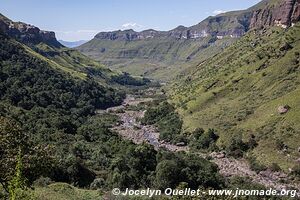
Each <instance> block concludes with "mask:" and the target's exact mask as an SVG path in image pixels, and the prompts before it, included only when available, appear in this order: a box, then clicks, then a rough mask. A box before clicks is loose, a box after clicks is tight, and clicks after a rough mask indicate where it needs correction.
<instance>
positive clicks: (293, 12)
mask: <svg viewBox="0 0 300 200" xmlns="http://www.w3.org/2000/svg"><path fill="white" fill-rule="evenodd" d="M262 3H265V5H266V6H264V7H262V8H259V9H257V10H255V11H253V14H252V18H251V22H250V28H261V27H265V26H281V27H283V28H287V27H289V26H292V25H293V24H294V23H296V22H298V21H299V19H300V0H284V1H281V2H278V3H273V4H271V5H270V4H269V5H268V1H263V2H262Z"/></svg>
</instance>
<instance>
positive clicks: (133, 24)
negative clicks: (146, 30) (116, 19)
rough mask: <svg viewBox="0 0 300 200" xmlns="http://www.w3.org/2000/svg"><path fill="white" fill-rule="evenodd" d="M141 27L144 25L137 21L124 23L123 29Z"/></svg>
mask: <svg viewBox="0 0 300 200" xmlns="http://www.w3.org/2000/svg"><path fill="white" fill-rule="evenodd" d="M140 28H143V26H142V25H140V24H138V23H135V22H128V23H125V24H123V25H122V29H140Z"/></svg>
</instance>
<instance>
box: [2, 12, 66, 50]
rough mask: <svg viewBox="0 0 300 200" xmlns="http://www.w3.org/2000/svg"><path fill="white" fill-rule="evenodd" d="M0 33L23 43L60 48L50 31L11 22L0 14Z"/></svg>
mask: <svg viewBox="0 0 300 200" xmlns="http://www.w3.org/2000/svg"><path fill="white" fill-rule="evenodd" d="M0 32H3V33H5V34H7V35H9V36H11V37H13V38H15V39H17V40H19V41H21V42H23V43H26V44H38V43H40V42H43V43H46V44H48V45H50V46H55V47H61V46H62V45H61V44H60V43H59V42H58V41H57V40H56V37H55V33H54V32H52V31H43V30H40V29H39V28H38V27H35V26H33V25H30V24H25V23H23V22H13V21H11V20H10V19H8V18H6V17H4V16H3V15H1V14H0Z"/></svg>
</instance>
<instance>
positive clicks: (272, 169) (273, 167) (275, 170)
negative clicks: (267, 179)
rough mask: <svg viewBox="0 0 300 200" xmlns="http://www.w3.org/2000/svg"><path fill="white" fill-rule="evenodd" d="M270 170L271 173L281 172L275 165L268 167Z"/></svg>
mask: <svg viewBox="0 0 300 200" xmlns="http://www.w3.org/2000/svg"><path fill="white" fill-rule="evenodd" d="M270 170H271V171H273V172H279V171H281V168H280V166H279V165H278V164H277V163H272V165H271V166H270Z"/></svg>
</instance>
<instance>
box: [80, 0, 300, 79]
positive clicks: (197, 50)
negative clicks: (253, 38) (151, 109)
mask: <svg viewBox="0 0 300 200" xmlns="http://www.w3.org/2000/svg"><path fill="white" fill-rule="evenodd" d="M299 10H300V9H299V0H284V1H282V0H264V1H262V2H260V3H258V4H257V5H255V6H253V7H251V8H249V9H247V10H241V11H233V12H228V13H223V14H219V15H217V16H211V17H208V18H206V19H205V20H203V21H202V22H200V23H199V24H196V25H194V26H191V27H184V26H178V27H177V28H175V29H172V30H170V31H157V30H153V29H149V30H145V31H141V32H136V31H134V30H131V29H130V30H124V31H121V30H118V31H113V32H100V33H98V34H97V35H96V36H95V37H94V39H92V40H91V41H89V42H87V43H85V44H83V45H81V46H79V47H77V49H78V50H79V51H81V52H82V53H84V54H86V55H88V56H91V57H92V58H94V59H97V60H101V61H102V62H105V63H107V64H109V65H110V66H112V67H113V68H114V69H115V68H116V69H121V70H123V71H127V72H130V73H136V74H139V75H140V74H144V75H147V76H151V77H156V78H160V79H169V78H171V77H174V76H172V75H175V74H177V72H178V71H180V70H181V69H182V68H185V66H186V63H189V62H193V60H194V59H197V62H198V61H203V60H205V59H207V58H209V57H210V56H213V55H215V54H217V53H219V52H221V51H222V49H224V47H226V46H229V45H230V44H231V43H232V42H234V41H236V40H237V39H238V38H240V37H241V36H243V35H244V34H245V33H246V32H248V31H249V30H251V29H255V28H261V27H268V26H281V27H283V28H286V27H289V26H292V25H293V24H294V23H295V22H296V21H298V20H299V17H300V11H299ZM179 62H180V64H179ZM171 66H172V67H171ZM170 70H171V71H170ZM170 72H171V73H170Z"/></svg>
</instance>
